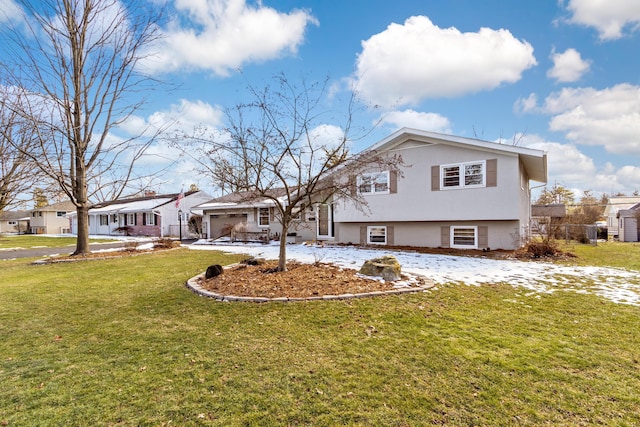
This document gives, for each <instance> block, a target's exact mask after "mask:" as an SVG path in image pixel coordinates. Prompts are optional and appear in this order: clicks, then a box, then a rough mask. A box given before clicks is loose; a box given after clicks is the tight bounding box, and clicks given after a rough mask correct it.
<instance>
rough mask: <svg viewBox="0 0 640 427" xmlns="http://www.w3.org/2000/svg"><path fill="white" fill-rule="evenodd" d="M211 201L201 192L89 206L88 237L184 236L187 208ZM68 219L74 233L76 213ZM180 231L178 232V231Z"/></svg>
mask: <svg viewBox="0 0 640 427" xmlns="http://www.w3.org/2000/svg"><path fill="white" fill-rule="evenodd" d="M210 198H211V196H210V195H208V194H207V193H205V192H203V191H189V192H185V193H174V194H155V193H148V194H146V195H144V196H139V197H128V198H122V199H117V200H112V201H109V202H103V203H98V204H95V205H93V206H92V207H91V208H90V209H89V234H94V235H108V236H116V235H130V236H149V237H177V236H179V235H181V234H182V235H183V236H186V235H187V233H188V226H187V224H188V222H189V219H190V215H191V209H192V208H193V207H194V206H196V205H199V204H201V203H203V202H205V201H207V200H209V199H210ZM69 216H70V218H71V228H72V233H74V234H75V233H77V231H78V221H77V214H76V213H75V212H74V213H73V214H70V215H69ZM181 228H182V231H181Z"/></svg>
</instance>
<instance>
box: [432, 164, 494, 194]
mask: <svg viewBox="0 0 640 427" xmlns="http://www.w3.org/2000/svg"><path fill="white" fill-rule="evenodd" d="M485 168H486V163H485V161H484V160H483V161H479V162H469V163H460V164H454V165H443V166H440V176H441V177H442V178H441V182H440V188H441V189H451V188H465V187H484V186H485Z"/></svg>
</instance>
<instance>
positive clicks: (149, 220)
mask: <svg viewBox="0 0 640 427" xmlns="http://www.w3.org/2000/svg"><path fill="white" fill-rule="evenodd" d="M144 216H145V217H146V218H145V219H144V223H145V224H146V225H156V214H154V213H153V212H145V213H144Z"/></svg>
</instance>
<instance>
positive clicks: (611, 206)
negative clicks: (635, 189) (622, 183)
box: [604, 196, 640, 238]
mask: <svg viewBox="0 0 640 427" xmlns="http://www.w3.org/2000/svg"><path fill="white" fill-rule="evenodd" d="M637 203H640V196H613V197H609V201H608V202H607V206H605V208H604V217H605V218H606V220H607V227H608V230H609V236H611V237H613V238H618V236H619V231H618V224H619V219H618V212H619V211H621V210H625V209H630V208H631V207H632V206H634V205H635V204H637Z"/></svg>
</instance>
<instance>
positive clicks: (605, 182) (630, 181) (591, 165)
mask: <svg viewBox="0 0 640 427" xmlns="http://www.w3.org/2000/svg"><path fill="white" fill-rule="evenodd" d="M521 144H522V146H524V147H527V148H535V149H538V150H543V151H546V152H547V161H548V170H549V181H548V185H551V186H552V185H553V184H554V183H558V184H560V185H562V186H563V187H565V188H572V189H576V190H579V191H584V190H592V191H595V192H598V193H614V192H623V193H627V194H631V193H632V192H633V191H635V190H637V189H639V188H640V167H638V166H630V165H626V166H622V167H618V168H616V167H615V166H614V165H612V164H611V163H605V164H604V165H596V163H595V162H594V160H593V159H592V158H591V157H589V156H587V155H586V154H584V153H583V152H581V151H580V150H579V149H578V147H576V146H575V145H573V144H561V143H558V142H551V141H546V140H545V139H544V138H542V137H540V136H538V135H525V136H524V137H522V138H521Z"/></svg>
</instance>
